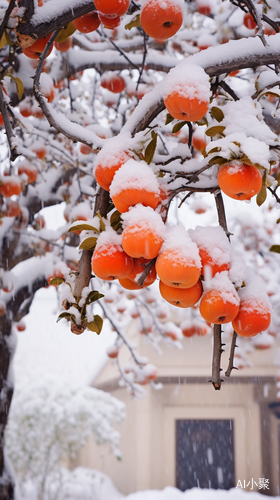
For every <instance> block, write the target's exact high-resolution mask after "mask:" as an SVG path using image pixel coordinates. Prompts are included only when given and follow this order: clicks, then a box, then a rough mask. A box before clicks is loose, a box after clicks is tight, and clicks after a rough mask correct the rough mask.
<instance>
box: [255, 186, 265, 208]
mask: <svg viewBox="0 0 280 500" xmlns="http://www.w3.org/2000/svg"><path fill="white" fill-rule="evenodd" d="M266 197H267V192H266V187H265V186H262V188H261V190H260V191H259V193H258V194H257V198H256V202H257V205H258V206H259V207H260V206H261V205H262V204H263V203H264V202H265V200H266Z"/></svg>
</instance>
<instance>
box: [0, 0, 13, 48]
mask: <svg viewBox="0 0 280 500" xmlns="http://www.w3.org/2000/svg"><path fill="white" fill-rule="evenodd" d="M15 5H16V0H11V1H10V3H9V7H8V8H7V10H6V12H5V15H4V19H3V21H2V23H1V25H0V40H1V38H2V36H3V33H4V31H5V29H6V27H7V23H8V20H9V17H10V14H11V12H12V10H13V8H14V7H15Z"/></svg>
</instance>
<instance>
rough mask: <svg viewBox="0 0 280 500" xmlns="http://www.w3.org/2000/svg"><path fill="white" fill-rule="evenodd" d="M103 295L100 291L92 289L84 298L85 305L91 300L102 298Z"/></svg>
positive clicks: (90, 302) (91, 301)
mask: <svg viewBox="0 0 280 500" xmlns="http://www.w3.org/2000/svg"><path fill="white" fill-rule="evenodd" d="M102 297H104V295H103V294H102V293H99V292H98V291H97V290H93V291H92V292H90V293H89V294H88V296H87V298H86V302H85V303H86V305H89V304H92V303H93V302H96V301H97V300H99V299H102Z"/></svg>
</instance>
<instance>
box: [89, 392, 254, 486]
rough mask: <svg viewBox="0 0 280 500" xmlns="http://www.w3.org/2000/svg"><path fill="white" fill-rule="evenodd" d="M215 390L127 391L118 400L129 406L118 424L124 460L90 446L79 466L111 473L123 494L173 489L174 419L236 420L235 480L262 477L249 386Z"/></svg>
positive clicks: (252, 402) (116, 394) (119, 395)
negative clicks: (135, 395)
mask: <svg viewBox="0 0 280 500" xmlns="http://www.w3.org/2000/svg"><path fill="white" fill-rule="evenodd" d="M223 389H224V390H223V391H221V392H218V391H214V390H213V388H212V387H211V385H210V384H207V385H206V384H187V385H171V384H170V385H167V386H165V387H164V388H163V389H162V390H160V391H154V390H153V389H150V388H149V389H148V391H147V396H146V397H145V398H144V399H143V400H141V401H139V400H129V398H128V396H127V395H126V393H125V390H118V391H115V392H114V396H116V397H118V398H119V399H122V400H123V401H125V402H126V404H127V418H126V420H125V422H123V423H122V424H121V425H120V432H121V435H122V438H121V450H122V453H123V460H122V462H117V461H116V459H115V458H114V457H112V456H110V453H108V451H106V450H105V448H103V449H102V448H101V447H96V446H92V445H88V446H87V448H86V449H84V450H83V451H82V452H81V455H80V460H79V463H80V464H81V465H84V466H90V467H94V468H96V469H99V470H102V471H103V472H105V473H106V474H108V475H109V476H110V477H111V478H112V479H113V481H114V482H115V484H116V486H117V487H118V488H119V489H120V491H122V492H123V493H125V494H128V493H130V492H133V491H136V490H144V489H150V488H152V489H162V488H164V487H165V486H167V485H171V486H175V420H176V419H233V420H234V452H235V474H236V481H237V480H238V479H241V480H242V481H243V480H244V479H245V480H246V481H248V482H249V481H250V479H251V478H252V477H254V478H257V481H258V478H259V477H261V428H260V412H259V405H258V404H257V403H256V402H254V395H253V392H254V388H253V386H252V385H250V384H231V385H229V386H228V387H227V388H226V390H225V388H223Z"/></svg>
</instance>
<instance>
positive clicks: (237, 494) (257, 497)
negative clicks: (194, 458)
mask: <svg viewBox="0 0 280 500" xmlns="http://www.w3.org/2000/svg"><path fill="white" fill-rule="evenodd" d="M117 498H118V497H117ZM262 498H263V495H261V494H260V493H256V492H247V491H244V490H242V489H241V488H240V489H239V488H232V489H231V490H229V491H226V490H206V489H199V488H192V489H191V490H187V491H185V492H182V491H180V490H178V489H177V488H172V487H170V486H169V487H167V488H165V489H164V490H162V491H158V490H147V491H139V492H137V493H132V494H131V495H128V496H127V497H125V500H261V499H262ZM274 498H280V497H274ZM102 500H105V498H104V499H103V498H102ZM106 500H115V499H114V497H113V498H107V499H106Z"/></svg>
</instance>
